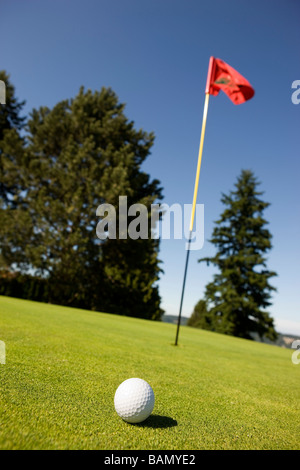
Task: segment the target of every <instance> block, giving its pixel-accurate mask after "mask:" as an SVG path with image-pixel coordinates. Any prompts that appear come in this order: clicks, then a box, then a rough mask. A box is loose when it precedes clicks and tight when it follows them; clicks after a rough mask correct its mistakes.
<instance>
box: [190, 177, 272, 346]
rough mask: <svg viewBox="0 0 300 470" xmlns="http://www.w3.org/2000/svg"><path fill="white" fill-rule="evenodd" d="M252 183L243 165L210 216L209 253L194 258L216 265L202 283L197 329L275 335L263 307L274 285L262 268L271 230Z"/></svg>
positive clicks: (265, 205) (240, 333) (265, 261)
mask: <svg viewBox="0 0 300 470" xmlns="http://www.w3.org/2000/svg"><path fill="white" fill-rule="evenodd" d="M257 185H258V182H257V180H256V178H255V177H254V175H253V173H252V172H251V171H247V170H243V171H242V172H241V175H240V176H239V178H238V180H237V183H236V184H235V188H236V189H235V190H234V191H231V192H230V194H229V195H224V194H223V195H222V199H221V201H222V203H223V204H224V205H225V206H226V209H225V210H224V212H223V213H222V214H221V217H220V219H219V220H217V221H216V225H215V228H214V230H213V235H212V238H211V240H210V242H211V243H213V244H214V245H215V247H216V248H217V253H216V255H215V256H213V257H210V258H203V259H200V260H199V261H200V262H202V261H206V262H207V263H212V264H213V265H214V266H216V267H217V268H218V271H219V272H218V273H217V274H215V275H214V279H213V282H210V283H209V284H207V286H206V290H205V303H206V305H207V308H208V313H206V312H204V315H202V320H201V321H200V323H201V325H202V328H207V329H210V330H213V331H217V332H220V333H225V334H229V335H234V336H239V337H243V338H249V339H251V333H258V334H259V336H260V337H261V338H262V337H263V336H266V337H268V338H269V339H276V336H277V334H276V332H275V329H274V323H273V319H272V318H271V317H270V315H269V313H268V312H267V311H266V309H267V307H269V306H270V305H271V301H270V299H271V292H272V291H274V290H275V289H274V287H272V286H271V285H270V284H269V279H270V278H271V277H273V276H275V275H276V273H275V272H273V271H269V270H268V269H267V259H266V254H267V252H268V251H269V250H270V249H271V234H270V232H269V230H268V229H267V228H266V224H267V221H266V220H265V219H264V218H263V211H264V210H265V209H266V208H267V207H268V206H269V203H267V202H264V201H262V200H261V199H260V196H261V195H262V194H263V193H262V192H259V191H258V190H257Z"/></svg>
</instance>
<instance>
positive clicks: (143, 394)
mask: <svg viewBox="0 0 300 470" xmlns="http://www.w3.org/2000/svg"><path fill="white" fill-rule="evenodd" d="M114 404H115V410H116V412H117V413H118V415H119V416H120V418H122V419H123V420H124V421H127V422H128V423H141V422H142V421H144V420H145V419H147V418H148V416H150V414H151V413H152V411H153V408H154V393H153V390H152V388H151V386H150V385H149V384H148V382H146V381H145V380H143V379H138V378H131V379H127V380H124V382H122V383H121V385H119V387H118V388H117V391H116V393H115V398H114Z"/></svg>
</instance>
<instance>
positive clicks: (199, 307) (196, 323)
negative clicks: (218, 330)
mask: <svg viewBox="0 0 300 470" xmlns="http://www.w3.org/2000/svg"><path fill="white" fill-rule="evenodd" d="M187 325H188V326H193V327H194V328H202V329H204V330H209V329H210V326H211V325H210V315H209V313H208V311H207V307H206V302H205V300H199V302H197V304H196V305H195V307H194V311H193V313H192V315H191V316H190V318H189V319H188V321H187Z"/></svg>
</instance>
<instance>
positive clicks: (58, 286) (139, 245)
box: [1, 87, 163, 319]
mask: <svg viewBox="0 0 300 470" xmlns="http://www.w3.org/2000/svg"><path fill="white" fill-rule="evenodd" d="M124 108H125V105H124V104H120V103H119V102H118V98H117V96H116V94H115V93H114V92H113V91H112V90H111V89H110V88H108V89H107V88H102V90H101V91H96V92H94V93H93V92H92V91H91V90H87V91H85V90H84V88H83V87H82V88H81V89H80V91H79V93H78V95H77V96H76V97H75V98H74V99H71V100H64V101H62V102H60V103H58V104H57V105H56V106H54V108H53V109H49V108H47V107H41V108H40V109H38V110H36V109H34V110H33V111H32V113H31V115H30V119H29V120H28V124H27V127H26V131H27V133H26V137H25V144H24V145H23V147H22V151H20V153H21V154H22V155H21V157H20V158H19V161H18V171H19V175H21V176H20V178H21V180H22V184H23V187H25V188H26V190H25V191H22V192H21V194H19V199H20V200H19V201H18V204H17V209H19V210H20V211H21V209H22V216H23V217H20V219H18V220H16V218H14V214H13V211H8V210H7V211H6V217H7V219H8V218H10V219H13V218H14V222H15V228H17V231H18V234H17V235H16V234H13V231H12V229H11V227H10V228H9V229H8V230H6V232H5V233H3V230H2V247H1V248H2V256H3V257H4V259H5V260H6V263H7V264H8V265H9V266H12V265H14V266H17V268H18V269H19V270H20V271H21V272H23V273H25V272H29V273H32V271H34V273H35V275H36V276H40V278H41V279H43V280H44V279H47V281H48V288H47V289H45V292H47V293H48V296H49V297H48V299H47V300H48V301H50V302H53V303H63V304H65V305H70V306H78V307H83V308H91V309H94V310H102V311H106V312H112V313H120V314H124V315H131V316H140V317H144V318H150V319H159V318H160V317H161V315H162V312H163V311H162V310H161V309H160V306H159V304H160V297H159V293H158V286H157V280H158V279H159V274H160V271H161V269H160V267H159V260H158V252H159V242H158V240H152V239H151V238H150V237H149V239H147V240H130V239H127V240H110V239H107V240H101V241H100V240H99V239H98V238H97V236H96V225H97V223H98V219H97V217H96V209H97V207H98V206H99V205H100V204H102V203H109V204H112V205H113V206H114V207H115V208H116V212H117V213H118V204H119V195H126V196H128V205H130V204H132V203H133V202H134V203H143V204H145V205H146V206H147V207H149V208H150V205H151V204H152V203H153V202H154V201H155V200H157V199H160V198H161V197H162V196H161V188H160V187H159V181H158V180H150V177H149V175H148V174H146V173H145V172H143V171H142V170H141V165H142V163H143V162H144V161H145V159H146V158H147V156H148V155H149V154H150V149H151V147H152V145H153V142H154V135H153V133H147V132H144V131H143V130H141V129H140V130H136V129H135V128H134V122H133V121H129V120H128V119H127V117H126V116H125V114H124ZM149 213H150V211H149ZM15 214H17V212H15ZM19 215H20V214H19ZM149 230H150V229H149Z"/></svg>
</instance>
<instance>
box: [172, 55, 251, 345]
mask: <svg viewBox="0 0 300 470" xmlns="http://www.w3.org/2000/svg"><path fill="white" fill-rule="evenodd" d="M220 90H223V91H224V93H226V95H227V96H228V98H229V99H230V100H231V101H232V102H233V103H234V104H241V103H245V101H248V100H250V98H252V97H253V96H254V89H253V88H252V86H251V85H250V83H249V82H248V80H246V78H245V77H243V76H242V75H241V74H240V73H239V72H237V71H236V70H235V69H234V68H232V67H231V66H230V65H228V64H226V62H224V61H223V60H221V59H215V57H211V58H210V60H209V64H208V73H207V79H206V87H205V101H204V109H203V118H202V129H201V137H200V145H199V152H198V163H197V170H196V178H195V186H194V197H193V204H192V213H191V221H190V235H189V242H188V249H187V253H186V260H185V268H184V275H183V283H182V291H181V299H180V307H179V314H178V320H177V330H176V338H175V346H177V344H178V335H179V327H180V321H181V311H182V304H183V296H184V290H185V282H186V274H187V268H188V262H189V255H190V244H191V239H192V231H193V225H194V217H195V208H196V202H197V193H198V185H199V177H200V168H201V161H202V152H203V144H204V135H205V128H206V119H207V111H208V101H209V95H214V96H216V95H218V94H219V92H220Z"/></svg>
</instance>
